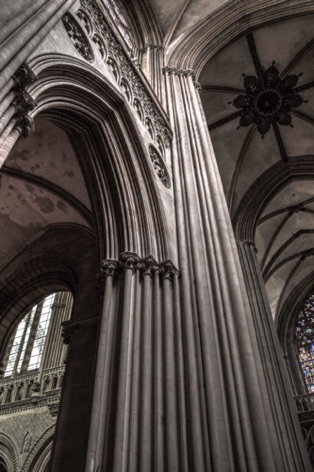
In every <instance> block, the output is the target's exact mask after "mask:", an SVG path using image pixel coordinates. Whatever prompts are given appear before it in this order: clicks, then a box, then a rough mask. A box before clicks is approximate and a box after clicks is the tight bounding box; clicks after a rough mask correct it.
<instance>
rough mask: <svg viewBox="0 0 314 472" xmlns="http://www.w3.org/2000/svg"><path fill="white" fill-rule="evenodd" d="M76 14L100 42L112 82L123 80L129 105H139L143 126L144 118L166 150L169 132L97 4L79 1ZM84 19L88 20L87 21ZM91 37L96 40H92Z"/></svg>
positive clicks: (96, 40) (168, 142)
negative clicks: (130, 97) (129, 93)
mask: <svg viewBox="0 0 314 472" xmlns="http://www.w3.org/2000/svg"><path fill="white" fill-rule="evenodd" d="M77 15H78V17H79V18H83V19H84V22H83V24H84V27H85V28H86V31H87V32H88V33H89V34H90V35H91V39H92V41H93V42H95V43H97V44H99V38H101V39H102V40H103V42H104V45H105V47H106V49H107V55H106V62H107V64H108V65H110V67H111V68H112V69H113V75H114V77H115V80H116V81H117V82H118V83H119V86H121V83H122V84H123V83H125V82H123V81H126V83H128V84H129V86H130V89H131V91H132V97H133V106H135V104H136V103H140V104H141V108H142V110H143V113H144V116H143V117H142V121H143V123H144V124H146V118H147V117H148V118H149V119H150V122H151V123H152V124H153V127H154V130H155V133H153V134H154V136H156V137H157V135H159V136H160V137H161V138H162V140H163V142H164V145H165V146H166V147H167V148H169V147H170V142H171V139H172V132H171V130H170V128H169V126H168V125H167V123H166V121H165V120H164V118H163V117H162V115H161V113H160V111H159V110H158V108H157V106H156V105H155V103H154V102H153V100H152V99H151V97H150V96H149V94H148V92H147V91H146V87H145V85H144V83H143V82H142V79H141V78H140V76H139V74H138V72H137V70H136V67H135V66H134V64H133V61H132V58H130V57H128V56H127V55H126V54H125V53H124V50H123V48H122V47H121V45H120V44H119V43H118V41H117V39H116V38H115V36H114V34H113V32H112V31H111V28H110V26H109V25H108V23H107V20H106V17H105V16H104V15H103V13H102V11H101V9H100V8H99V6H98V5H97V3H96V2H95V1H93V0H81V9H80V10H79V11H78V13H77ZM86 17H88V20H87V18H86ZM90 24H91V25H92V27H93V32H91V27H90V26H89V25H90ZM94 36H95V37H96V38H95V40H94ZM101 54H102V56H103V55H104V54H103V52H102V48H101ZM107 56H108V57H107ZM104 59H105V58H104ZM136 100H137V102H136Z"/></svg>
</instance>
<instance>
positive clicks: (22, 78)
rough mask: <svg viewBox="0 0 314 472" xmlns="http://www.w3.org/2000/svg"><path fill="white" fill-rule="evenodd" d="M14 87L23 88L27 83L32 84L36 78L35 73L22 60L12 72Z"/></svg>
mask: <svg viewBox="0 0 314 472" xmlns="http://www.w3.org/2000/svg"><path fill="white" fill-rule="evenodd" d="M13 79H14V82H15V87H16V88H17V89H20V90H21V89H24V88H25V87H27V86H28V85H31V84H33V83H34V82H36V80H37V76H36V74H35V73H34V72H33V71H32V69H31V68H30V67H29V65H28V64H27V63H26V62H24V63H23V64H22V65H21V66H20V67H19V68H18V69H17V71H16V72H15V74H13Z"/></svg>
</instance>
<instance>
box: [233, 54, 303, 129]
mask: <svg viewBox="0 0 314 472" xmlns="http://www.w3.org/2000/svg"><path fill="white" fill-rule="evenodd" d="M301 75H302V74H299V75H286V76H285V77H284V78H282V79H281V78H280V74H279V70H278V69H277V67H276V66H275V61H273V62H272V65H271V66H270V67H268V69H266V70H265V69H262V71H261V74H260V76H258V77H256V76H254V75H245V74H243V76H244V79H243V87H244V89H245V93H243V94H240V95H238V96H237V97H236V98H235V99H234V100H233V101H232V102H229V103H230V104H232V105H233V106H234V107H235V108H238V109H239V110H241V114H240V121H239V126H238V128H241V127H246V126H250V125H252V124H253V123H255V124H256V126H257V130H258V132H259V133H260V134H261V135H262V138H263V137H264V135H265V134H266V133H267V132H268V131H269V130H270V128H271V126H272V125H273V124H279V125H281V126H291V127H293V125H292V116H291V110H292V109H295V108H298V107H299V106H300V105H302V103H306V102H307V100H304V99H303V98H302V97H301V95H300V94H299V93H298V91H297V89H296V86H297V84H298V81H299V77H300V76H301Z"/></svg>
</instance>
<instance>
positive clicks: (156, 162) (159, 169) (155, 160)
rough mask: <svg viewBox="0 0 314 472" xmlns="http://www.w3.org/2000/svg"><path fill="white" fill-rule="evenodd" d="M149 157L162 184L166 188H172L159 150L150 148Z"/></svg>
mask: <svg viewBox="0 0 314 472" xmlns="http://www.w3.org/2000/svg"><path fill="white" fill-rule="evenodd" d="M149 156H150V160H151V161H152V164H153V167H154V169H155V172H156V174H157V175H158V177H159V179H160V180H161V182H162V183H163V184H164V186H165V187H167V188H170V187H171V183H170V177H169V174H168V171H167V168H166V166H165V163H164V161H163V159H162V157H161V156H160V154H159V153H158V151H157V149H155V148H154V147H153V146H149Z"/></svg>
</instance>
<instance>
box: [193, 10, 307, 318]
mask: <svg viewBox="0 0 314 472" xmlns="http://www.w3.org/2000/svg"><path fill="white" fill-rule="evenodd" d="M312 20H313V18H312V16H301V17H297V18H294V19H292V18H290V19H287V20H286V21H282V22H278V21H277V22H275V23H273V24H269V25H267V26H263V27H260V28H257V29H254V30H250V31H247V33H246V34H245V35H243V36H242V37H240V38H239V39H237V40H236V41H233V42H231V43H230V44H229V45H228V46H227V47H225V48H224V49H223V50H222V51H221V52H220V53H219V54H217V55H216V56H215V57H214V58H213V59H212V60H210V61H209V62H208V63H207V65H206V66H205V67H204V69H203V71H202V73H201V75H200V78H199V80H200V82H201V85H202V95H201V98H202V102H203V106H204V110H205V115H206V119H207V123H208V129H209V131H210V134H211V138H212V141H213V145H214V149H215V153H216V156H217V161H218V166H219V169H220V173H221V177H222V182H223V186H224V190H225V194H226V198H227V202H228V206H229V210H230V213H231V216H232V218H233V221H234V226H235V229H236V235H237V238H238V240H240V241H253V240H254V242H255V245H256V248H257V257H258V261H259V264H260V267H261V271H262V275H263V278H264V282H265V285H266V290H267V293H268V297H269V300H270V303H271V308H272V312H273V315H274V316H275V315H276V313H279V311H280V310H281V307H282V306H283V304H284V302H285V300H286V299H287V297H288V296H289V294H290V293H291V291H292V290H293V289H294V287H295V286H296V285H298V284H299V283H301V282H302V280H303V279H304V278H307V277H308V276H311V274H313V269H312V257H311V256H312V254H313V253H314V251H313V249H314V226H313V212H314V193H313V170H314V158H313V155H314V142H313V125H314V108H313V107H314V105H313V103H314V101H313V98H314V93H313V92H314V61H313V57H314V56H313V47H314V39H313V31H312Z"/></svg>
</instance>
